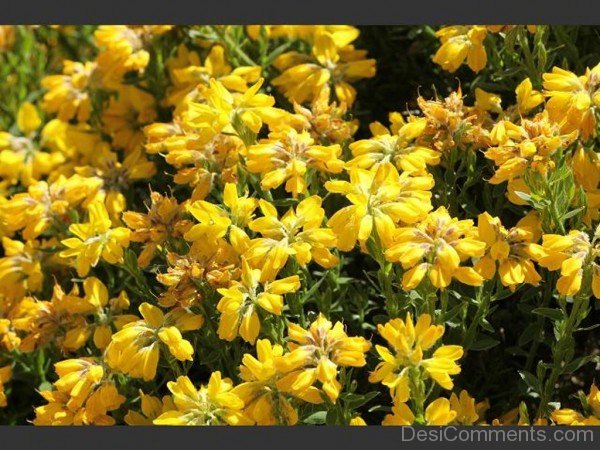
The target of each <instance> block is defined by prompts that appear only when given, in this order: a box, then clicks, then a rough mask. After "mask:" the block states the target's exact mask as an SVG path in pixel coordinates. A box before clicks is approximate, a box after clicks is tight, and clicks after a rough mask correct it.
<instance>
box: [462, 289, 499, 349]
mask: <svg viewBox="0 0 600 450" xmlns="http://www.w3.org/2000/svg"><path fill="white" fill-rule="evenodd" d="M491 301H492V289H491V287H490V286H489V282H488V281H486V282H485V283H484V284H483V285H482V286H481V287H480V288H479V290H478V291H477V313H476V314H475V318H474V319H473V322H471V324H470V325H469V328H467V331H466V333H465V337H464V338H463V347H464V348H466V349H469V348H470V347H471V346H472V345H473V341H474V340H475V337H476V336H477V331H478V329H479V327H480V325H481V323H482V321H483V319H485V316H487V313H488V311H489V309H490V303H491Z"/></svg>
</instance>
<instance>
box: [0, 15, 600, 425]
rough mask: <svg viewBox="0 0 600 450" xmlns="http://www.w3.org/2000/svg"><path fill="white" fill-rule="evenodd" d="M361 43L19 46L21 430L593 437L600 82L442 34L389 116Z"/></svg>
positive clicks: (335, 29)
mask: <svg viewBox="0 0 600 450" xmlns="http://www.w3.org/2000/svg"><path fill="white" fill-rule="evenodd" d="M561 30H562V29H561ZM565 33H566V31H564V30H563V31H561V33H556V35H557V36H559V37H560V36H562V38H564V36H566V34H565ZM366 34H367V38H365V37H364V36H363V35H362V34H361V30H360V29H359V28H356V27H353V26H292V25H286V26H283V25H279V26H275V25H272V26H247V27H242V26H183V27H178V26H177V27H176V26H158V25H153V26H150V25H141V26H125V25H106V26H98V27H0V63H2V64H4V62H6V63H7V64H14V62H15V61H19V54H20V52H22V51H23V45H26V44H27V45H29V47H28V48H30V47H31V45H30V44H31V43H32V42H35V43H37V44H38V45H37V47H39V48H37V47H36V50H35V51H42V49H43V51H44V52H45V53H44V55H50V56H51V57H48V58H46V59H45V61H47V67H45V69H44V70H43V73H41V74H39V76H38V77H37V78H36V79H34V80H31V82H30V83H29V84H27V86H26V87H25V86H22V87H21V88H19V89H17V88H16V87H15V88H14V89H12V91H10V92H12V94H10V92H9V94H10V95H13V97H14V100H15V101H14V102H13V103H14V105H12V106H11V103H10V101H12V100H10V99H13V97H10V96H9V97H7V98H9V100H10V101H8V100H7V102H6V107H5V106H4V103H3V107H2V108H1V109H2V113H0V130H2V131H0V238H1V243H2V246H1V247H2V253H1V255H0V423H4V422H6V423H23V422H24V421H26V420H30V421H32V422H33V423H34V424H36V425H113V424H122V423H126V424H129V425H152V424H154V425H253V424H257V425H296V424H331V425H334V424H335V425H366V424H370V425H371V424H383V425H412V424H417V425H425V424H427V425H448V424H454V425H474V424H484V423H485V424H512V423H521V424H525V423H536V424H545V423H552V424H566V425H579V424H598V423H600V395H599V394H598V389H597V387H596V384H594V383H595V380H594V379H593V375H590V374H589V371H587V369H588V368H589V367H590V365H591V363H592V362H594V361H595V362H597V361H598V358H597V356H594V353H593V352H594V350H597V345H598V344H597V341H596V340H597V335H595V334H594V332H593V329H594V328H595V321H597V320H598V316H597V314H596V312H597V311H596V310H597V308H595V307H594V304H593V302H594V301H595V300H593V299H594V297H596V298H598V299H600V226H599V225H600V156H599V153H598V152H597V151H596V147H595V146H596V145H597V141H598V129H599V124H598V117H600V64H598V65H596V66H595V67H592V68H587V69H585V68H584V69H582V68H581V67H580V65H581V61H570V60H569V59H568V56H569V55H567V56H565V57H564V58H558V57H557V58H551V59H549V58H546V57H545V56H544V58H543V61H542V59H541V58H542V57H541V56H539V55H542V54H544V55H545V53H543V52H550V51H554V52H562V51H563V48H564V47H565V45H564V42H559V43H556V45H554V44H553V45H550V44H548V46H547V47H546V46H545V45H546V44H547V42H548V39H551V38H550V37H549V36H548V27H543V26H537V27H534V26H528V27H524V26H448V27H442V28H440V29H439V30H437V32H435V33H429V39H430V41H429V42H426V44H427V45H429V46H430V47H435V46H436V45H437V39H438V38H439V41H440V45H439V48H437V51H436V52H435V54H432V55H431V58H430V60H431V64H430V66H431V67H429V69H428V70H429V71H430V72H431V73H432V74H433V75H434V76H435V77H437V78H436V80H438V79H439V80H445V82H446V83H447V87H451V88H449V89H447V90H445V91H444V90H440V91H439V92H444V93H443V94H438V93H436V92H429V91H428V90H427V89H425V88H423V89H422V90H421V91H420V92H419V93H417V92H413V93H412V95H413V97H411V99H410V102H407V103H409V104H410V105H411V106H410V107H411V109H408V108H407V109H406V110H403V108H404V107H405V105H404V104H397V105H396V106H397V107H396V108H395V109H394V110H392V111H387V110H386V111H380V110H369V109H368V105H369V102H368V99H367V97H368V96H369V89H371V87H372V86H375V84H369V83H374V82H377V78H378V76H379V75H380V74H378V63H379V61H377V62H376V61H375V60H374V59H371V58H370V57H369V53H368V50H367V48H371V47H370V46H372V45H373V44H372V43H371V44H369V42H370V41H369V39H368V33H366ZM411 36H412V37H413V38H414V39H424V40H426V39H427V33H415V34H411ZM415 36H416V37H415ZM553 36H554V35H553ZM72 39H75V40H76V41H77V42H79V43H81V48H77V47H78V46H74V47H73V46H67V44H69V42H71V40H72ZM552 39H554V38H552ZM515 41H516V42H518V43H519V46H517V47H515ZM530 43H532V45H534V47H535V46H537V47H535V52H534V53H533V54H534V55H538V56H537V58H538V59H540V60H539V61H537V63H536V61H533V60H532V58H534V56H532V52H531V50H530V48H529V46H530ZM390 45H392V44H390ZM67 47H68V48H67ZM424 48H429V47H424ZM517 48H518V50H517ZM554 48H555V49H554ZM570 48H574V47H573V44H571V47H570ZM551 49H554V50H551ZM67 50H68V52H67ZM518 51H523V52H525V53H526V54H525V56H526V59H525V60H523V59H522V58H520V56H519V54H518ZM66 54H69V57H68V58H67V57H66ZM561 55H562V53H561ZM548 60H552V61H560V62H561V63H562V62H563V61H564V62H565V64H563V67H564V68H563V67H558V66H557V67H548V66H547V65H546V63H547V61H548ZM590 60H591V58H590ZM384 63H385V64H382V65H381V66H380V67H383V68H385V67H387V66H386V64H389V61H384ZM465 63H466V65H467V66H468V68H469V69H470V70H468V69H466V68H465V69H464V73H466V74H467V75H465V76H464V77H462V76H461V84H460V86H457V85H456V82H455V79H454V75H448V74H447V73H445V72H449V73H454V72H457V71H460V72H459V73H462V72H463V69H461V66H462V65H463V64H465ZM394 64H395V63H394ZM0 65H1V64H0ZM1 70H2V69H0V71H1ZM379 70H382V69H379ZM471 72H477V73H478V75H477V77H474V76H473V74H472V73H471ZM507 74H510V75H507ZM448 80H450V81H448ZM498 80H500V81H501V82H497V81H498ZM11 82H14V83H19V81H15V80H13V81H11ZM440 82H441V81H440ZM496 82H497V83H496ZM495 83H496V84H495ZM423 84H424V83H423ZM484 87H485V90H484V89H483V88H484ZM0 89H3V88H0ZM28 89H29V90H33V91H32V92H27V90H28ZM13 91H14V92H13ZM2 92H4V91H2ZM23 92H26V93H27V95H26V98H25V97H24V96H23ZM9 94H7V95H9ZM365 105H367V106H365ZM375 117H378V118H381V117H387V118H388V119H387V121H388V122H389V124H384V123H381V122H379V121H376V120H375ZM574 333H588V334H586V336H588V337H589V342H590V346H591V347H592V348H591V349H590V348H588V347H589V346H586V348H583V346H579V344H577V342H579V341H576V340H575V339H574V338H573V334H574ZM595 339H596V340H595ZM594 346H595V347H594ZM473 374H475V375H473ZM481 374H485V377H483V378H485V380H483V381H482V375H481ZM575 374H576V375H577V378H578V379H584V380H585V382H586V383H589V385H591V386H592V387H591V391H590V393H589V395H587V396H584V395H580V398H581V400H582V402H581V407H579V406H578V405H572V404H571V403H569V402H570V401H569V400H568V399H569V395H568V394H572V393H573V391H574V390H575V389H574V387H573V386H571V385H570V382H569V381H568V380H569V379H570V377H571V376H573V378H575V377H574V375H575ZM559 382H560V383H559ZM559 384H560V385H561V386H563V385H564V386H565V387H564V388H562V389H563V390H564V391H562V392H561V393H556V386H558V385H559ZM23 399H24V400H23ZM488 399H491V400H493V401H497V403H493V402H492V403H490V401H488ZM559 400H562V401H563V404H561V405H560V406H558V407H557V402H558V401H559ZM23 401H25V402H28V403H27V404H26V405H25V407H24V406H23ZM567 403H568V404H567ZM569 406H573V408H578V409H572V408H570V407H569ZM24 410H25V411H26V412H25V413H23V411H24ZM530 411H531V413H532V416H531V417H530V416H529V414H530Z"/></svg>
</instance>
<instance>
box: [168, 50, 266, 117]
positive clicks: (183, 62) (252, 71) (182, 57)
mask: <svg viewBox="0 0 600 450" xmlns="http://www.w3.org/2000/svg"><path fill="white" fill-rule="evenodd" d="M165 65H166V66H167V68H168V69H169V76H170V78H171V81H172V82H173V86H171V87H170V88H169V89H168V90H167V96H166V98H165V104H166V105H167V106H178V105H179V104H180V103H182V102H185V101H186V100H188V99H193V97H194V95H195V96H201V95H202V90H203V88H204V87H205V86H208V82H209V80H210V79H211V78H214V79H216V80H219V81H220V82H221V83H223V86H225V88H227V89H228V90H230V91H238V92H244V91H245V90H246V89H248V84H247V83H255V82H256V81H257V80H258V78H259V77H260V73H261V67H260V66H239V67H236V68H235V69H233V68H232V67H231V66H230V65H229V63H228V62H227V60H226V58H225V49H224V48H223V46H221V45H214V46H213V47H211V49H210V52H209V53H208V55H207V56H206V59H205V60H204V64H203V65H202V64H201V63H200V56H199V55H198V53H196V52H195V51H190V50H188V48H187V47H186V46H185V45H184V44H181V45H179V47H177V54H176V56H175V57H172V58H169V59H168V60H167V62H166V64H165ZM195 91H197V92H195ZM190 97H191V98H190Z"/></svg>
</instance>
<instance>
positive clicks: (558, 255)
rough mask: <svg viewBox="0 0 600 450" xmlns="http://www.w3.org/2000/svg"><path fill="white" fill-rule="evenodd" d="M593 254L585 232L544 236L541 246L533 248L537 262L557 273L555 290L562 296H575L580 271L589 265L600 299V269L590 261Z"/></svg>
mask: <svg viewBox="0 0 600 450" xmlns="http://www.w3.org/2000/svg"><path fill="white" fill-rule="evenodd" d="M595 253H596V251H595V250H594V249H593V248H592V245H591V244H590V238H589V236H588V235H587V233H585V232H583V231H579V230H571V231H570V232H569V234H568V235H566V236H561V235H558V234H544V235H543V236H542V245H541V246H540V245H535V246H533V247H532V254H533V255H534V256H535V258H536V259H537V261H538V263H539V264H540V265H541V266H543V267H545V268H547V269H548V270H560V278H559V279H558V281H557V282H556V289H557V290H558V292H559V293H560V294H562V295H569V296H572V295H575V294H577V293H578V292H579V290H580V289H581V281H582V279H583V271H584V269H585V268H587V267H589V265H590V264H592V270H593V272H592V273H593V276H592V290H593V293H594V296H595V297H597V298H600V267H599V266H598V264H596V263H594V262H593V261H591V260H590V258H591V259H592V260H593V258H594V256H595Z"/></svg>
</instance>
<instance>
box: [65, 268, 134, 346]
mask: <svg viewBox="0 0 600 450" xmlns="http://www.w3.org/2000/svg"><path fill="white" fill-rule="evenodd" d="M83 291H84V293H85V296H84V298H81V299H80V298H77V297H76V298H74V299H72V301H73V302H74V303H75V304H76V305H77V306H76V308H77V309H76V310H77V311H80V312H81V313H83V314H95V316H96V318H95V321H94V323H93V324H91V325H90V326H89V327H88V330H87V331H88V332H89V330H90V329H93V330H94V332H93V339H94V345H95V346H96V347H98V348H99V349H101V350H104V349H105V348H106V347H107V346H108V344H109V343H110V340H111V337H112V335H113V328H116V329H117V330H120V329H121V328H123V326H124V325H125V324H127V323H129V322H133V321H136V320H137V319H138V318H137V316H134V315H132V314H123V312H124V311H126V310H127V309H128V308H129V297H128V295H127V292H126V291H121V292H120V293H119V295H118V296H117V297H113V298H109V294H108V289H107V288H106V286H105V285H104V283H103V282H102V281H100V280H99V279H98V278H96V277H87V278H86V279H85V280H84V281H83Z"/></svg>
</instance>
